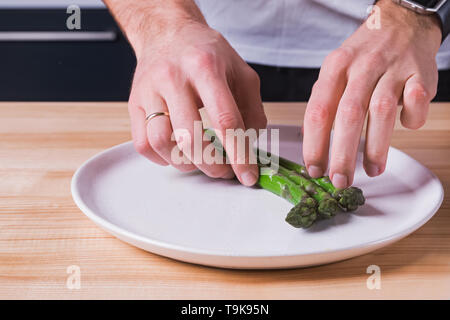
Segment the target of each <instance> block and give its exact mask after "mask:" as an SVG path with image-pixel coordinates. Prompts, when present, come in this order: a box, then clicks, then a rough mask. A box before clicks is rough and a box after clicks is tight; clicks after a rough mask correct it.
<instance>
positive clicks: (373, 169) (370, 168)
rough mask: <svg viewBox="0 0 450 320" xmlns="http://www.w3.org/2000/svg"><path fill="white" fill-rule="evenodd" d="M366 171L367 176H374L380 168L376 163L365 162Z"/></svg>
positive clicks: (378, 172)
mask: <svg viewBox="0 0 450 320" xmlns="http://www.w3.org/2000/svg"><path fill="white" fill-rule="evenodd" d="M366 172H367V174H368V175H369V177H376V176H378V175H379V174H380V168H379V167H378V166H377V165H376V164H372V163H370V164H366Z"/></svg>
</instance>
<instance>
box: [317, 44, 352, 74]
mask: <svg viewBox="0 0 450 320" xmlns="http://www.w3.org/2000/svg"><path fill="white" fill-rule="evenodd" d="M353 57H354V53H353V49H352V48H350V47H340V48H338V49H336V50H334V51H332V52H331V53H330V54H329V55H328V56H327V57H326V58H325V61H324V64H325V65H326V66H327V68H330V69H338V68H342V67H343V66H345V65H347V64H348V63H349V62H350V61H351V60H352V59H353Z"/></svg>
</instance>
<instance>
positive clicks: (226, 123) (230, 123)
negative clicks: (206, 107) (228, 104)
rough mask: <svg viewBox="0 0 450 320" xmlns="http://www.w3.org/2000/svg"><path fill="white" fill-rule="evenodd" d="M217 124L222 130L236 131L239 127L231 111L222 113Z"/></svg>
mask: <svg viewBox="0 0 450 320" xmlns="http://www.w3.org/2000/svg"><path fill="white" fill-rule="evenodd" d="M217 122H218V125H219V127H220V128H222V129H235V128H238V127H239V121H238V119H237V118H236V116H235V115H234V114H233V113H232V112H229V111H222V112H220V113H219V114H218V115H217Z"/></svg>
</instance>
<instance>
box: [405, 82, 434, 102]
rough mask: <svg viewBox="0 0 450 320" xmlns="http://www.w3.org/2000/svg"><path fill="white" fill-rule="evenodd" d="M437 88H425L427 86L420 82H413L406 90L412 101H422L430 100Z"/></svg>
mask: <svg viewBox="0 0 450 320" xmlns="http://www.w3.org/2000/svg"><path fill="white" fill-rule="evenodd" d="M436 90H437V89H436V88H435V87H433V89H432V90H427V88H426V87H425V86H424V85H423V84H421V83H414V84H412V85H411V86H410V88H409V90H408V91H407V92H406V94H407V96H408V98H409V99H411V100H413V101H419V102H421V101H424V100H431V99H432V98H433V97H434V96H435V95H436V93H435V91H436Z"/></svg>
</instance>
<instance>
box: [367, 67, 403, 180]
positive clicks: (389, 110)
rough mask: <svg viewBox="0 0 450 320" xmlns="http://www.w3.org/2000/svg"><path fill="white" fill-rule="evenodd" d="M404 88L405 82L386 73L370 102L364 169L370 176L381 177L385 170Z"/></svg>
mask: <svg viewBox="0 0 450 320" xmlns="http://www.w3.org/2000/svg"><path fill="white" fill-rule="evenodd" d="M403 85H404V80H402V79H399V78H398V77H397V76H396V75H395V74H393V73H386V74H384V75H383V76H382V77H381V78H380V81H378V83H377V86H376V87H375V90H374V92H373V94H372V97H371V99H370V104H369V119H368V122H367V130H366V144H365V147H364V169H365V171H366V173H367V175H369V176H370V177H375V176H378V175H380V174H381V173H383V171H384V169H385V167H386V160H387V155H388V150H389V145H390V141H391V136H392V132H393V130H394V124H395V116H396V114H397V106H398V102H399V100H400V98H401V96H402V91H403Z"/></svg>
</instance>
